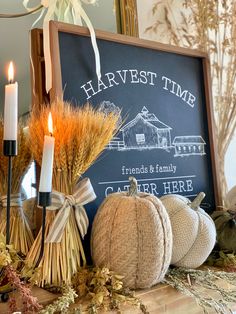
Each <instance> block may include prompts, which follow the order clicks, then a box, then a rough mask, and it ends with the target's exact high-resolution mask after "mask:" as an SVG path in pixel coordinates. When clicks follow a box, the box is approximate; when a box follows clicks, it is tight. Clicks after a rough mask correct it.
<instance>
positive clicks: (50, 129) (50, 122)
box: [48, 112, 53, 136]
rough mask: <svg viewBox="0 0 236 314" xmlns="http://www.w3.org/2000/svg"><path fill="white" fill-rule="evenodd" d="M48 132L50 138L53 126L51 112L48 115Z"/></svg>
mask: <svg viewBox="0 0 236 314" xmlns="http://www.w3.org/2000/svg"><path fill="white" fill-rule="evenodd" d="M48 131H49V133H50V135H51V136H52V133H53V124H52V114H51V112H49V115H48Z"/></svg>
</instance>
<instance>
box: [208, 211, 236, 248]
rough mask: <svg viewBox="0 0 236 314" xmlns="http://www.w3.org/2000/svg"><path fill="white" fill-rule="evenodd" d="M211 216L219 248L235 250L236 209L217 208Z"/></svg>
mask: <svg viewBox="0 0 236 314" xmlns="http://www.w3.org/2000/svg"><path fill="white" fill-rule="evenodd" d="M211 217H212V219H213V220H214V222H215V225H216V233H217V243H218V245H219V247H220V249H221V250H229V251H236V211H235V210H232V209H229V210H227V211H224V210H217V211H215V212H214V213H213V214H212V215H211Z"/></svg>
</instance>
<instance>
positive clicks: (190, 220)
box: [161, 192, 216, 268]
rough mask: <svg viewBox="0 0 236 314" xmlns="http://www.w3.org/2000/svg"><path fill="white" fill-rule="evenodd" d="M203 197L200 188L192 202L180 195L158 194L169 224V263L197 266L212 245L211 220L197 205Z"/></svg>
mask: <svg viewBox="0 0 236 314" xmlns="http://www.w3.org/2000/svg"><path fill="white" fill-rule="evenodd" d="M204 197H205V194H204V193H203V192H201V193H199V194H198V196H197V197H196V198H195V199H194V200H193V201H192V202H191V201H190V200H189V199H188V198H186V197H183V196H180V195H165V196H163V197H161V201H162V203H163V205H164V206H165V207H166V210H167V212H168V213H169V217H170V221H171V226H172V233H173V252H172V258H171V264H172V265H176V266H180V267H186V268H197V267H199V266H200V265H201V264H202V263H203V262H204V261H205V260H206V259H207V257H208V256H209V254H210V253H211V251H212V249H213V247H214V245H215V242H216V229H215V224H214V222H213V220H212V219H211V217H210V216H209V215H208V214H207V213H206V212H205V211H204V210H203V209H201V208H200V207H199V206H200V204H201V201H202V200H203V198H204Z"/></svg>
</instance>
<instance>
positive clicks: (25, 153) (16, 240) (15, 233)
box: [0, 119, 34, 255]
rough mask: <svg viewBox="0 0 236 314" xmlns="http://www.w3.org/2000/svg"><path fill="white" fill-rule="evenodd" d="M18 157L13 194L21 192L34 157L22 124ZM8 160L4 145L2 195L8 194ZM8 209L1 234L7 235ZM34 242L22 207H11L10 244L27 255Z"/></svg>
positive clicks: (0, 225)
mask: <svg viewBox="0 0 236 314" xmlns="http://www.w3.org/2000/svg"><path fill="white" fill-rule="evenodd" d="M0 142H1V143H2V142H3V120H2V119H0ZM17 142H18V155H17V156H15V157H13V160H12V187H11V193H12V194H15V193H20V192H21V183H22V180H23V178H24V175H25V174H26V172H27V170H28V168H29V166H30V164H31V162H32V155H31V152H30V147H29V139H28V136H27V134H26V132H25V131H24V129H23V125H22V124H20V125H19V128H18V140H17ZM7 178H8V158H7V157H6V156H4V155H3V145H0V195H1V197H2V196H5V195H6V194H7V183H8V181H7ZM5 230H6V208H3V209H2V212H1V222H0V232H3V233H4V234H5ZM33 241H34V238H33V235H32V232H31V229H30V226H29V223H28V221H27V217H26V215H25V213H24V211H23V209H22V207H21V206H14V207H11V221H10V243H12V244H14V247H15V249H16V250H17V252H20V253H21V254H23V255H26V254H27V253H28V251H29V249H30V247H31V245H32V243H33Z"/></svg>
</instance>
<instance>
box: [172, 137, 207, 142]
mask: <svg viewBox="0 0 236 314" xmlns="http://www.w3.org/2000/svg"><path fill="white" fill-rule="evenodd" d="M173 144H206V142H205V141H204V139H203V138H202V137H201V136H200V135H199V136H196V135H186V136H176V137H175V138H174V141H173Z"/></svg>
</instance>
